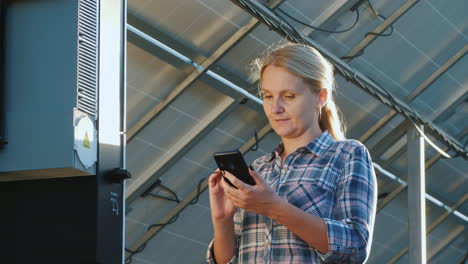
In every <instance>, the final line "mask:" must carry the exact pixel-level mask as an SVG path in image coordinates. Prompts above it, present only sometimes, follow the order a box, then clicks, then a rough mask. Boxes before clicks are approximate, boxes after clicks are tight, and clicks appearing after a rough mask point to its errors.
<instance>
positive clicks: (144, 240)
mask: <svg viewBox="0 0 468 264" xmlns="http://www.w3.org/2000/svg"><path fill="white" fill-rule="evenodd" d="M270 130H271V127H270V125H266V126H265V127H263V128H262V129H261V130H260V131H259V132H258V134H257V138H255V137H253V138H250V139H249V140H248V141H247V143H245V144H244V145H243V146H242V147H241V148H240V149H239V151H240V152H241V153H243V154H245V153H246V152H247V151H249V150H250V148H251V147H252V146H254V145H255V143H256V142H257V140H261V139H262V138H263V137H264V136H265V135H266V134H267V133H268V132H269V131H270ZM206 188H208V178H206V179H205V180H203V182H201V183H200V187H199V188H198V187H197V188H195V189H194V190H193V191H192V192H190V193H189V194H188V195H187V197H185V198H184V200H182V201H181V202H180V203H179V204H177V206H176V207H174V208H173V209H172V210H171V211H170V212H169V213H167V214H166V215H165V216H164V217H163V218H162V219H161V223H168V222H169V221H171V219H173V218H174V217H176V216H177V215H178V214H180V212H181V211H182V210H184V209H185V208H186V207H187V206H188V205H189V204H190V202H192V200H193V199H195V198H196V197H197V196H199V194H200V193H202V192H203V191H205V190H206ZM163 227H164V226H155V227H152V228H150V229H149V230H147V231H146V233H145V234H144V235H143V237H141V238H140V239H139V240H138V241H137V242H135V244H134V245H133V246H131V247H130V250H132V251H137V249H139V248H140V247H141V246H143V245H144V244H145V243H147V242H148V241H149V240H150V239H151V238H153V237H154V236H155V235H156V234H157V233H158V232H159V231H161V230H162V229H163ZM130 255H131V254H130V253H128V252H127V253H126V257H128V256H130Z"/></svg>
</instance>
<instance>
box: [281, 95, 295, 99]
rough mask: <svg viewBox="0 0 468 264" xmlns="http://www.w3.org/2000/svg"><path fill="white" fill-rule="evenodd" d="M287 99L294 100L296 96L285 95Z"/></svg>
mask: <svg viewBox="0 0 468 264" xmlns="http://www.w3.org/2000/svg"><path fill="white" fill-rule="evenodd" d="M284 97H285V98H286V99H293V98H294V97H295V96H294V95H285V96H284Z"/></svg>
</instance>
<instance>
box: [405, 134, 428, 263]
mask: <svg viewBox="0 0 468 264" xmlns="http://www.w3.org/2000/svg"><path fill="white" fill-rule="evenodd" d="M418 126H419V129H420V130H421V131H423V129H424V126H422V125H418ZM425 194H426V191H425V168H424V138H423V137H422V135H420V134H419V131H418V130H417V129H416V127H410V128H409V129H408V216H409V219H408V221H409V236H410V237H409V263H421V264H422V263H426V199H425Z"/></svg>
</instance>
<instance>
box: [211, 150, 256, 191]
mask: <svg viewBox="0 0 468 264" xmlns="http://www.w3.org/2000/svg"><path fill="white" fill-rule="evenodd" d="M213 156H214V159H215V161H216V164H218V168H219V169H220V170H221V171H228V172H230V173H231V174H232V175H234V176H236V177H237V178H238V179H239V180H241V181H243V182H245V183H247V184H250V185H255V180H254V179H253V178H252V176H251V175H250V173H249V169H248V167H247V164H246V163H245V160H244V157H242V154H241V153H240V152H239V151H238V150H233V151H225V152H216V153H215V154H214V155H213ZM223 177H224V176H223ZM224 180H225V181H226V182H227V183H228V184H229V185H231V186H232V187H234V188H237V187H236V186H234V184H232V183H231V182H230V181H229V180H228V179H227V178H226V177H224Z"/></svg>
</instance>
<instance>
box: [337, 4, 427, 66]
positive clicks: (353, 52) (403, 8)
mask: <svg viewBox="0 0 468 264" xmlns="http://www.w3.org/2000/svg"><path fill="white" fill-rule="evenodd" d="M417 2H419V0H409V1H407V2H406V3H404V4H403V5H402V6H401V7H400V8H398V9H397V10H396V11H395V12H394V13H393V14H392V15H391V16H389V17H388V18H387V19H385V20H384V21H383V22H382V24H380V25H379V26H378V27H376V28H375V29H374V30H373V31H372V32H373V33H376V34H382V33H383V32H385V30H387V28H388V27H390V26H391V25H393V23H395V22H396V21H397V20H398V19H399V18H400V17H402V16H403V15H404V14H405V13H406V12H408V10H410V9H411V8H412V7H413V6H414V5H415V4H416V3H417ZM378 37H379V36H378V35H375V34H368V35H367V36H366V37H365V38H364V39H363V40H361V42H359V43H358V44H357V45H356V46H355V47H354V48H353V49H352V50H351V51H350V52H348V54H346V55H345V57H346V58H345V59H343V60H344V61H347V62H349V61H350V60H352V59H353V57H354V56H356V55H357V54H359V53H360V52H361V51H363V50H364V49H365V48H366V47H367V46H369V45H370V44H371V43H372V42H373V41H374V40H375V39H377V38H378Z"/></svg>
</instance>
